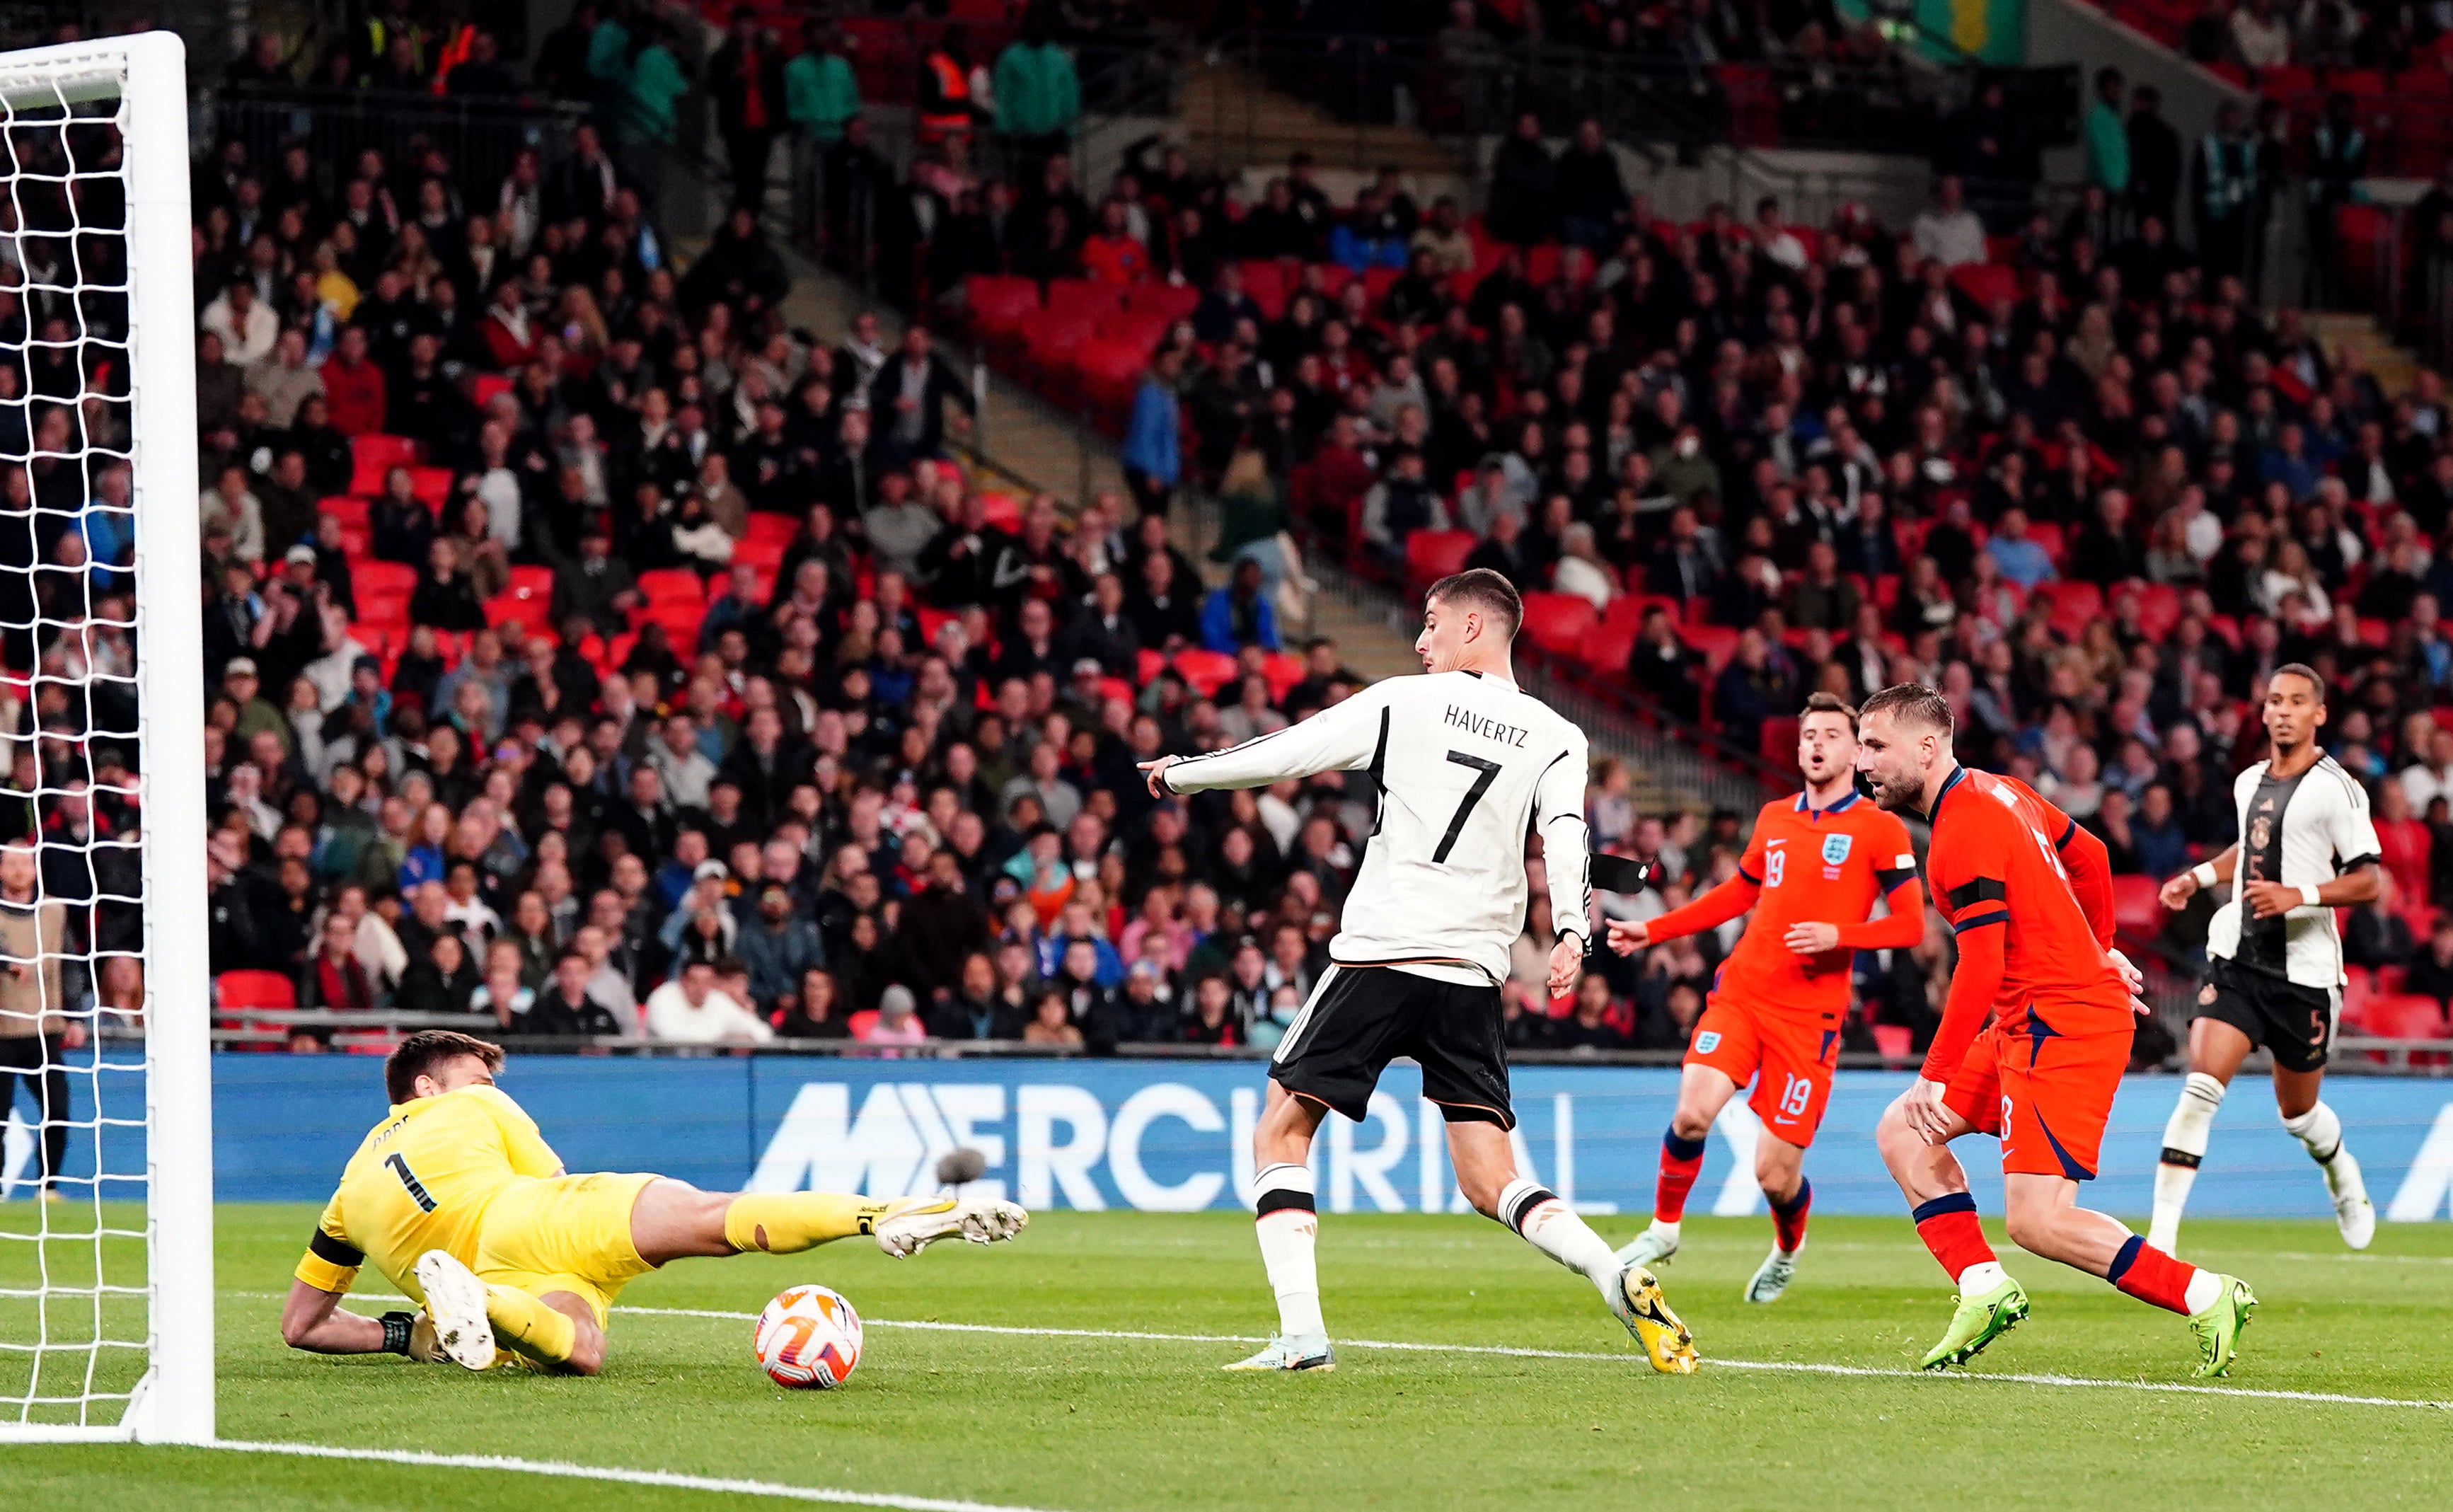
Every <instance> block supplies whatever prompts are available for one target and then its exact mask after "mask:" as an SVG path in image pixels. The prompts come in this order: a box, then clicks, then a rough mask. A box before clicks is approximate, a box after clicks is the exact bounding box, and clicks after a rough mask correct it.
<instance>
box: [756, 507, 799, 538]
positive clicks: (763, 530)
mask: <svg viewBox="0 0 2453 1512" xmlns="http://www.w3.org/2000/svg"><path fill="white" fill-rule="evenodd" d="M800 533H801V522H800V521H798V520H795V519H794V518H792V517H791V516H790V515H788V514H769V513H768V512H767V511H765V510H763V509H759V510H752V511H751V512H750V515H749V531H748V535H747V536H746V537H744V539H745V540H749V541H772V542H774V543H775V544H776V545H778V546H789V545H791V544H792V538H793V537H794V536H796V535H799V534H800Z"/></svg>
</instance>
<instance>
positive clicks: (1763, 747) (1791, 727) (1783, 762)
mask: <svg viewBox="0 0 2453 1512" xmlns="http://www.w3.org/2000/svg"><path fill="white" fill-rule="evenodd" d="M1798 723H1799V721H1798V718H1797V716H1796V715H1794V714H1784V715H1781V716H1779V717H1778V718H1774V719H1767V720H1765V721H1764V723H1763V733H1762V734H1761V735H1759V736H1758V737H1757V738H1756V740H1755V754H1756V755H1758V756H1761V757H1762V758H1763V759H1764V760H1765V761H1767V762H1769V763H1771V764H1772V765H1773V766H1781V767H1786V766H1795V765H1796V764H1797V726H1798Z"/></svg>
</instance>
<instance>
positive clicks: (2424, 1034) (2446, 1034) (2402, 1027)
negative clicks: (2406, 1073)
mask: <svg viewBox="0 0 2453 1512" xmlns="http://www.w3.org/2000/svg"><path fill="white" fill-rule="evenodd" d="M2364 1017H2365V1019H2366V1022H2365V1024H2364V1025H2362V1026H2363V1028H2365V1029H2366V1030H2367V1032H2368V1033H2370V1034H2373V1035H2375V1036H2376V1037H2377V1038H2378V1039H2381V1040H2443V1039H2448V1038H2453V1024H2448V1023H2447V1022H2446V1020H2445V1016H2444V1005H2443V1004H2441V1003H2439V1002H2437V1001H2436V1000H2435V999H2434V998H2431V997H2427V996H2425V995H2424V994H2423V993H2417V992H2394V993H2385V994H2380V995H2379V996H2378V997H2376V998H2374V999H2373V1000H2371V1001H2370V1002H2369V1004H2368V1005H2367V1012H2366V1014H2365V1016H2364Z"/></svg>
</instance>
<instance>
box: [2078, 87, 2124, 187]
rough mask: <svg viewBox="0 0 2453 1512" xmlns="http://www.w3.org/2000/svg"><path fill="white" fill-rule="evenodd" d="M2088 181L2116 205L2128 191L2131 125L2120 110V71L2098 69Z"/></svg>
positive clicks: (2089, 111) (2089, 113) (2089, 117)
mask: <svg viewBox="0 0 2453 1512" xmlns="http://www.w3.org/2000/svg"><path fill="white" fill-rule="evenodd" d="M2086 181H2087V182H2088V183H2090V184H2096V185H2101V186H2102V187H2103V189H2104V197H2105V198H2106V199H2108V200H2111V201H2113V202H2114V203H2119V202H2120V201H2121V199H2122V198H2123V197H2124V196H2125V195H2126V194H2127V193H2128V192H2129V122H2128V119H2127V118H2126V117H2125V116H2124V114H2123V113H2122V109H2121V70H2119V69H2099V70H2096V75H2095V103H2094V104H2093V105H2090V106H2088V107H2087V108H2086Z"/></svg>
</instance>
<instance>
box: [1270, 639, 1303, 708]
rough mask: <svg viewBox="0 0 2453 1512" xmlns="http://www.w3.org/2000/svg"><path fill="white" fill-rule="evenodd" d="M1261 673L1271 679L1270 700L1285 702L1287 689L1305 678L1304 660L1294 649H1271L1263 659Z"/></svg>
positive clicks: (1278, 702)
mask: <svg viewBox="0 0 2453 1512" xmlns="http://www.w3.org/2000/svg"><path fill="white" fill-rule="evenodd" d="M1261 675H1262V676H1263V677H1266V678H1267V679H1268V680H1269V701H1270V702H1271V703H1274V704H1283V703H1285V702H1286V693H1287V691H1288V690H1289V689H1291V688H1292V687H1293V686H1295V685H1296V684H1297V683H1300V682H1302V681H1303V680H1304V660H1303V658H1302V657H1300V656H1297V655H1295V654H1294V653H1293V652H1292V651H1271V652H1270V653H1269V654H1268V655H1267V656H1266V658H1264V659H1263V660H1262V663H1261Z"/></svg>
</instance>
